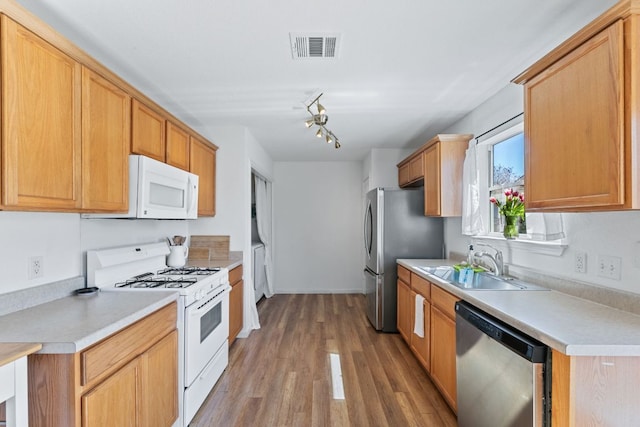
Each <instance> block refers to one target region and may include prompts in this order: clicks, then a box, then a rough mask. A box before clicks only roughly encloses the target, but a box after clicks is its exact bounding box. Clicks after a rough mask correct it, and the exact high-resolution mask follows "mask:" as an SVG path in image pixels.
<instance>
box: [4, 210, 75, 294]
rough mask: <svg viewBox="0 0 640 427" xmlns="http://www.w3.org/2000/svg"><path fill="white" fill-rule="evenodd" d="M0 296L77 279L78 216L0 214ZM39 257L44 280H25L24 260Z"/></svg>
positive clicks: (26, 277) (27, 213)
mask: <svg viewBox="0 0 640 427" xmlns="http://www.w3.org/2000/svg"><path fill="white" fill-rule="evenodd" d="M0 230H1V234H2V238H3V241H4V243H3V244H2V245H0V260H1V261H0V271H2V279H0V294H3V293H6V292H12V291H15V290H18V289H23V288H26V287H31V286H36V285H42V284H45V283H49V282H52V281H56V280H61V279H67V278H70V277H75V276H79V275H80V274H81V273H82V263H83V257H82V256H81V252H80V215H78V214H67V213H39V212H33V213H30V212H0ZM32 256H40V257H42V261H43V272H44V276H43V277H42V278H40V279H32V280H29V279H28V276H27V272H28V269H27V268H28V259H29V257H32Z"/></svg>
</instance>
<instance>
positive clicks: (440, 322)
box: [431, 283, 459, 411]
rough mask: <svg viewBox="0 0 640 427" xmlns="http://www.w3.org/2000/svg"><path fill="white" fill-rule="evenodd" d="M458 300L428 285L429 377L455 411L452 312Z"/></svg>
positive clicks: (454, 344) (432, 285)
mask: <svg viewBox="0 0 640 427" xmlns="http://www.w3.org/2000/svg"><path fill="white" fill-rule="evenodd" d="M458 300H459V298H458V297H456V296H455V295H453V294H450V293H449V292H447V291H445V290H443V289H442V288H440V287H439V286H436V285H434V284H433V283H432V284H431V343H432V345H431V378H432V379H433V382H434V383H435V384H436V386H437V387H438V389H440V392H441V393H442V395H443V396H444V398H445V400H446V401H447V403H448V404H449V406H451V408H453V410H454V411H455V410H456V409H457V405H456V381H457V380H456V312H455V304H456V301H458Z"/></svg>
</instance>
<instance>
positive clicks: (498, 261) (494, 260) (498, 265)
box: [473, 243, 504, 276]
mask: <svg viewBox="0 0 640 427" xmlns="http://www.w3.org/2000/svg"><path fill="white" fill-rule="evenodd" d="M476 246H483V247H487V248H491V249H493V250H494V251H495V255H491V254H490V253H489V252H487V251H479V252H476V253H474V254H473V256H474V257H478V258H487V259H488V260H490V261H491V264H493V274H495V275H496V276H502V274H503V273H504V258H503V257H502V251H501V250H500V249H497V248H494V247H493V246H491V245H487V244H485V243H476Z"/></svg>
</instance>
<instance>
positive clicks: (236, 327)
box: [229, 280, 244, 344]
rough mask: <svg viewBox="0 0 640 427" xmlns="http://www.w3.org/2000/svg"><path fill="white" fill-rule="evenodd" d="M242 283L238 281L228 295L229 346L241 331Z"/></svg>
mask: <svg viewBox="0 0 640 427" xmlns="http://www.w3.org/2000/svg"><path fill="white" fill-rule="evenodd" d="M243 293H244V282H243V281H242V280H240V281H239V282H236V283H234V284H233V285H232V287H231V292H230V293H229V344H231V343H232V342H233V341H235V339H236V336H238V333H239V332H240V331H241V330H242V323H243V319H242V311H243V310H242V300H243Z"/></svg>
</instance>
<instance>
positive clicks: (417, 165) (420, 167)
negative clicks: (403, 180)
mask: <svg viewBox="0 0 640 427" xmlns="http://www.w3.org/2000/svg"><path fill="white" fill-rule="evenodd" d="M422 156H423V154H420V155H419V156H417V157H416V158H415V159H413V160H411V162H409V181H416V180H419V179H420V178H423V177H424V164H423V163H424V162H423V160H422Z"/></svg>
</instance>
